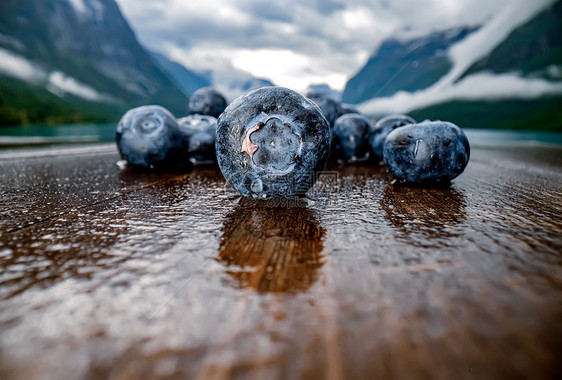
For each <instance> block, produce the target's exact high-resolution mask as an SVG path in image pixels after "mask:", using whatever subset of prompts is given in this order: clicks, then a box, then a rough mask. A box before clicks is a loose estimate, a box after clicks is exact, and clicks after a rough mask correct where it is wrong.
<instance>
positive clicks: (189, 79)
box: [151, 51, 211, 95]
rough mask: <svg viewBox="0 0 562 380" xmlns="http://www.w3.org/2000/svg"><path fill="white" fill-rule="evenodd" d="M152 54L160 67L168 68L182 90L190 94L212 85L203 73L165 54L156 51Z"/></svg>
mask: <svg viewBox="0 0 562 380" xmlns="http://www.w3.org/2000/svg"><path fill="white" fill-rule="evenodd" d="M151 54H152V56H153V57H154V58H155V59H156V61H157V62H158V64H159V65H160V67H162V68H163V69H164V70H166V71H167V72H168V73H169V74H170V75H171V76H172V78H174V80H175V81H176V83H177V84H178V85H179V86H180V87H181V88H182V90H183V91H184V92H186V93H188V94H190V95H191V94H193V93H194V92H195V91H197V90H198V89H200V88H202V87H207V86H210V85H211V81H210V80H209V79H207V78H205V77H204V76H202V75H198V74H196V73H194V72H192V71H190V70H188V69H187V68H186V67H185V66H183V65H181V64H179V63H177V62H175V61H172V60H171V59H169V58H167V57H166V56H164V55H163V54H160V53H157V52H155V51H153V52H151Z"/></svg>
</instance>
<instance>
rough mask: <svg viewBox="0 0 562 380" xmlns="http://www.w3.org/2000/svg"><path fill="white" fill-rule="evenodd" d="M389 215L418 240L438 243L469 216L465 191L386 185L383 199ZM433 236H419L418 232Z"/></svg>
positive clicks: (451, 235)
mask: <svg viewBox="0 0 562 380" xmlns="http://www.w3.org/2000/svg"><path fill="white" fill-rule="evenodd" d="M380 204H381V207H382V209H383V210H384V213H385V216H386V219H387V220H389V221H390V223H391V224H392V225H393V226H394V227H395V228H397V229H398V230H399V231H400V232H402V233H403V235H404V237H405V238H406V239H408V240H412V241H415V242H416V244H418V245H419V244H422V245H423V244H424V241H425V242H427V244H428V245H436V244H438V243H439V242H440V241H441V242H442V240H440V239H448V238H451V237H454V236H458V235H459V232H458V229H456V228H454V227H455V226H456V225H458V224H460V223H462V222H463V221H464V220H465V219H466V215H465V208H466V201H465V199H464V195H463V194H462V193H461V192H459V191H457V190H455V189H454V188H451V187H449V188H420V187H408V186H401V185H387V186H386V188H385V189H384V193H383V196H382V198H381V201H380ZM420 234H421V235H422V237H424V238H426V239H427V238H429V239H431V240H420V239H419V235H420Z"/></svg>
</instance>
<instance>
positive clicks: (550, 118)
mask: <svg viewBox="0 0 562 380" xmlns="http://www.w3.org/2000/svg"><path fill="white" fill-rule="evenodd" d="M409 114H410V115H411V116H412V117H413V118H414V119H416V120H425V119H430V120H447V121H450V122H453V123H455V124H457V125H459V126H461V127H464V128H492V129H520V130H551V131H562V96H555V97H544V98H539V99H534V100H515V99H509V100H501V101H497V102H486V101H452V102H447V103H441V104H437V105H433V106H430V107H427V108H423V109H419V110H416V111H412V112H410V113H409Z"/></svg>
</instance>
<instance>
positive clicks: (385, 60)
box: [342, 27, 477, 104]
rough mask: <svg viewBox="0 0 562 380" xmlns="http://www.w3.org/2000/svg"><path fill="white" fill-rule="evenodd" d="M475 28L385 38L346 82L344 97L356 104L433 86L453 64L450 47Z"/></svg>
mask: <svg viewBox="0 0 562 380" xmlns="http://www.w3.org/2000/svg"><path fill="white" fill-rule="evenodd" d="M476 29H477V28H474V27H462V28H454V29H448V30H445V31H440V32H435V33H432V34H430V35H429V36H426V37H422V38H416V39H413V40H409V41H399V40H395V39H390V40H387V41H384V42H383V43H382V44H381V46H380V47H379V48H378V50H377V51H375V53H374V54H373V55H371V57H370V58H369V60H368V61H367V63H366V64H365V66H364V67H363V68H362V69H361V70H360V71H359V72H358V73H357V74H355V75H354V76H353V77H352V78H351V79H350V80H349V81H348V82H347V84H346V86H345V89H344V91H343V94H342V101H343V102H344V103H352V104H357V103H361V102H364V101H366V100H369V99H371V98H374V97H377V96H380V97H384V96H391V95H393V94H395V93H396V92H398V91H410V92H411V91H415V90H419V89H423V88H426V87H429V86H431V85H432V84H433V83H435V82H436V81H437V80H438V79H440V78H441V77H442V76H443V75H445V74H446V73H447V72H448V71H449V70H450V69H451V68H452V66H453V65H452V62H451V59H450V58H449V57H448V56H447V49H448V48H449V47H450V46H451V45H452V44H454V43H455V42H457V41H460V40H462V39H464V38H465V37H466V36H468V35H469V34H470V33H472V32H473V31H475V30H476Z"/></svg>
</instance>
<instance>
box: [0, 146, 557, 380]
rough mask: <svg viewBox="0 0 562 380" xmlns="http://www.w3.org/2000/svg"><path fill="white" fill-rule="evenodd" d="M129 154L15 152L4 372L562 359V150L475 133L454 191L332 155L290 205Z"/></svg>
mask: <svg viewBox="0 0 562 380" xmlns="http://www.w3.org/2000/svg"><path fill="white" fill-rule="evenodd" d="M55 153H56V154H55ZM117 160H118V155H117V152H116V149H115V148H114V147H113V146H105V147H103V146H101V147H97V148H95V149H92V148H73V149H72V150H68V151H67V150H64V149H60V150H59V151H57V152H53V151H50V152H49V151H37V152H36V153H33V152H31V153H29V154H26V155H14V156H12V157H11V156H10V155H6V154H4V155H3V156H2V157H1V159H0V235H1V236H0V267H1V271H0V378H2V379H7V378H16V379H27V378H30V377H41V378H68V379H72V378H78V377H84V378H106V377H110V378H138V377H143V376H144V377H146V376H151V377H171V378H178V377H186V376H187V377H189V378H197V377H199V378H219V379H220V378H246V377H247V376H252V377H254V378H272V379H275V378H290V379H293V378H365V379H367V378H369V379H370V378H380V377H387V378H396V379H400V378H438V379H449V378H467V379H469V378H478V379H487V378H490V379H491V378H534V379H542V378H554V377H556V375H559V374H560V364H559V356H560V353H561V349H562V345H561V343H560V342H561V341H562V323H561V322H560V321H561V320H562V255H561V253H560V252H561V251H562V239H561V231H562V221H561V220H562V218H560V215H562V150H561V149H559V148H552V147H551V148H544V147H520V148H517V151H514V149H513V148H501V149H492V148H480V149H478V148H476V149H474V150H473V152H472V158H471V161H470V163H469V165H468V167H467V169H466V171H465V173H464V174H463V175H461V176H460V177H459V178H457V179H456V180H455V181H454V182H453V185H452V186H451V188H448V189H418V188H408V187H402V186H399V185H392V184H390V181H389V178H388V176H387V174H386V172H385V171H384V169H382V168H381V167H379V166H377V165H373V164H357V165H347V166H334V167H331V168H329V172H328V173H326V174H325V175H324V176H322V177H321V178H320V180H319V181H318V183H317V184H316V185H315V187H314V188H313V190H312V191H311V192H310V193H309V196H310V198H312V199H313V200H309V201H308V205H307V206H306V207H289V208H287V207H284V208H277V209H276V208H272V207H270V206H272V204H269V205H268V204H245V203H242V204H240V203H238V202H237V197H236V195H235V194H233V192H232V190H230V189H229V188H228V187H226V186H225V183H224V179H223V177H222V175H221V173H220V172H219V171H218V169H215V168H212V167H207V168H205V167H201V168H196V169H195V170H193V171H192V172H189V173H167V174H163V173H141V172H132V171H130V170H121V169H120V168H119V167H118V166H117V165H116V161H117ZM336 173H337V174H336ZM281 206H288V205H287V204H284V205H281ZM289 206H292V205H289Z"/></svg>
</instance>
